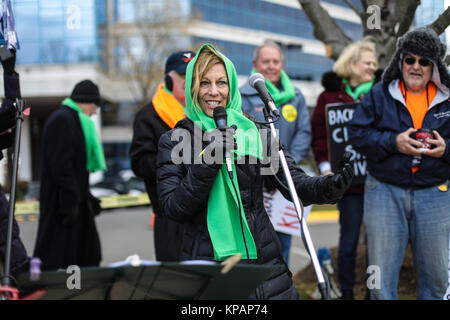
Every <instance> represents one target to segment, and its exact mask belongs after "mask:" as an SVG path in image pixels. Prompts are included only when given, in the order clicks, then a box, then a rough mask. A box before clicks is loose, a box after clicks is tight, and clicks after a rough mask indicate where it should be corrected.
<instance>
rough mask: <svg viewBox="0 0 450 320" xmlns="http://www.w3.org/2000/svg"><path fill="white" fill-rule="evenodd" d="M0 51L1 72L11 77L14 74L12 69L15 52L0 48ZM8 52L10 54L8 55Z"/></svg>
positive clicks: (14, 63) (14, 61)
mask: <svg viewBox="0 0 450 320" xmlns="http://www.w3.org/2000/svg"><path fill="white" fill-rule="evenodd" d="M0 50H1V51H2V52H0V57H1V61H2V65H3V71H4V72H5V73H6V74H8V75H12V74H13V73H15V71H14V67H15V65H16V50H15V49H14V48H12V49H10V50H8V49H6V48H5V47H1V48H0ZM8 51H9V53H10V54H8Z"/></svg>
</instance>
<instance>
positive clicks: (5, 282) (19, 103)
mask: <svg viewBox="0 0 450 320" xmlns="http://www.w3.org/2000/svg"><path fill="white" fill-rule="evenodd" d="M16 107H17V113H16V114H17V116H16V117H17V122H16V134H15V140H14V162H13V172H12V180H11V193H10V197H9V216H8V234H7V238H6V253H5V272H4V276H3V277H2V282H1V286H0V289H2V290H0V300H8V297H7V295H3V292H8V293H9V294H10V295H11V296H12V299H17V289H15V288H12V287H11V286H10V285H11V275H10V268H11V248H12V233H13V221H14V210H15V204H16V185H17V172H18V168H19V153H20V137H21V132H22V122H23V120H24V116H23V111H24V110H23V108H24V102H23V100H22V99H18V98H17V99H16Z"/></svg>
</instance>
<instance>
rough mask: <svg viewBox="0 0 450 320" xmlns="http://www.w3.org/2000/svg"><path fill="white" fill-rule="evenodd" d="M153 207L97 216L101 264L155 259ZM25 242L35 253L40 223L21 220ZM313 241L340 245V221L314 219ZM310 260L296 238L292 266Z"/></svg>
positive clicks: (304, 263) (317, 245) (126, 209)
mask: <svg viewBox="0 0 450 320" xmlns="http://www.w3.org/2000/svg"><path fill="white" fill-rule="evenodd" d="M150 212H151V208H150V207H137V208H124V209H113V210H106V211H103V212H102V214H101V215H100V216H99V217H98V218H97V227H98V230H99V233H100V239H101V243H102V250H103V261H102V265H108V264H110V263H112V262H117V261H121V260H124V259H125V258H126V257H128V256H130V255H133V254H138V255H139V256H140V258H141V259H145V260H154V259H155V257H154V252H153V230H152V229H151V228H150ZM19 227H20V233H21V238H22V241H23V242H24V244H25V247H26V249H27V252H28V255H30V256H31V255H32V253H33V249H34V242H35V239H36V232H37V222H36V221H23V222H19ZM309 232H310V234H311V238H312V242H313V244H314V247H315V249H316V250H317V249H318V248H319V247H321V246H328V247H330V248H331V247H334V246H337V240H338V232H339V225H338V223H337V221H332V222H330V220H325V221H321V220H320V219H319V220H314V222H311V223H310V224H309ZM309 262H310V258H309V255H308V253H307V251H306V249H305V247H304V245H303V243H302V240H301V239H300V238H299V237H293V245H292V248H291V254H290V263H289V265H290V269H291V271H292V273H295V272H297V271H299V270H300V269H302V268H303V267H305V266H306V265H307V264H308V263H309Z"/></svg>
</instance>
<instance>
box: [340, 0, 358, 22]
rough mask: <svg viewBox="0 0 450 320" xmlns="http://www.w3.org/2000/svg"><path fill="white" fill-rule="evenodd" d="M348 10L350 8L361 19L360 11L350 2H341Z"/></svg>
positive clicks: (347, 0)
mask: <svg viewBox="0 0 450 320" xmlns="http://www.w3.org/2000/svg"><path fill="white" fill-rule="evenodd" d="M343 1H344V2H345V3H346V4H347V5H348V6H349V7H350V8H352V10H353V11H355V13H356V14H357V15H358V16H359V17H360V18H361V15H362V13H361V11H359V9H358V8H357V7H356V6H355V5H354V4H353V2H351V1H350V0H343Z"/></svg>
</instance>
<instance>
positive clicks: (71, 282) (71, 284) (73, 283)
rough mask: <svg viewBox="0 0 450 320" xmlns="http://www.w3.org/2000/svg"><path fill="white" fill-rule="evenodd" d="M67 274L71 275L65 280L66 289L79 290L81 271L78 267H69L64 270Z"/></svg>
mask: <svg viewBox="0 0 450 320" xmlns="http://www.w3.org/2000/svg"><path fill="white" fill-rule="evenodd" d="M66 273H67V274H71V273H73V274H72V275H71V276H70V277H68V278H67V281H66V286H67V289H69V290H73V289H78V290H79V289H81V270H80V267H79V266H76V265H71V266H68V267H67V269H66Z"/></svg>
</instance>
